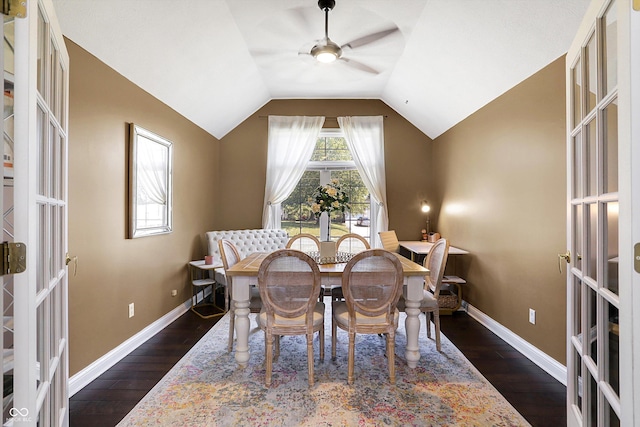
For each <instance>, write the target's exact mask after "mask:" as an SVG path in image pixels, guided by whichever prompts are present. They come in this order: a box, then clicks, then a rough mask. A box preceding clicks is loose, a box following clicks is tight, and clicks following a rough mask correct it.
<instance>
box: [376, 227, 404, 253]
mask: <svg viewBox="0 0 640 427" xmlns="http://www.w3.org/2000/svg"><path fill="white" fill-rule="evenodd" d="M378 236H380V242H381V243H382V247H383V248H384V249H385V250H387V251H389V252H400V242H398V236H397V235H396V231H395V230H389V231H379V232H378Z"/></svg>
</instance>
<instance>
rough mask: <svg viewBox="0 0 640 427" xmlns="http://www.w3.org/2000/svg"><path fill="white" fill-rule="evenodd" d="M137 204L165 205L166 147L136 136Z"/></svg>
mask: <svg viewBox="0 0 640 427" xmlns="http://www.w3.org/2000/svg"><path fill="white" fill-rule="evenodd" d="M138 156H139V157H138V162H137V165H138V166H137V169H136V171H137V179H138V181H139V185H138V188H139V192H138V201H137V202H138V203H139V204H157V205H166V204H167V167H168V166H167V164H168V158H167V147H165V146H164V145H161V144H158V143H156V142H154V141H151V140H149V139H147V138H145V137H144V136H142V135H139V136H138Z"/></svg>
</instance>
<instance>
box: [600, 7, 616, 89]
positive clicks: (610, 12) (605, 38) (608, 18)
mask: <svg viewBox="0 0 640 427" xmlns="http://www.w3.org/2000/svg"><path fill="white" fill-rule="evenodd" d="M616 9H617V6H616V2H615V0H614V1H612V2H611V4H610V5H609V8H608V9H607V12H606V13H605V14H604V18H603V20H602V21H603V25H604V30H603V32H602V50H603V52H604V54H603V56H604V63H603V64H602V68H603V72H604V82H603V84H604V90H603V93H604V94H608V93H609V92H610V91H611V89H613V88H614V87H615V86H616V85H617V84H618V13H617V11H616Z"/></svg>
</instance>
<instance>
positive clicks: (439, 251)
mask: <svg viewBox="0 0 640 427" xmlns="http://www.w3.org/2000/svg"><path fill="white" fill-rule="evenodd" d="M448 256H449V241H448V240H447V239H439V240H438V241H437V242H435V243H434V245H433V246H432V247H431V249H430V250H429V253H428V254H427V256H426V258H425V259H424V263H423V265H424V266H425V268H428V269H429V275H428V276H426V277H425V278H424V290H423V291H422V293H423V297H422V302H421V303H420V311H422V312H423V313H424V314H425V318H426V319H425V322H426V323H425V326H426V329H427V338H431V316H433V324H434V328H435V332H436V348H437V349H438V351H440V350H441V347H440V306H439V305H438V297H439V296H440V288H441V287H442V278H443V276H444V268H445V266H446V265H447V258H448ZM398 310H400V311H405V301H404V298H403V297H400V301H398Z"/></svg>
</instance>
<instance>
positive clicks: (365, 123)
mask: <svg viewBox="0 0 640 427" xmlns="http://www.w3.org/2000/svg"><path fill="white" fill-rule="evenodd" d="M383 121H384V118H383V117H382V116H372V117H367V116H363V117H338V124H339V125H340V129H342V132H343V133H344V137H345V140H346V141H347V146H348V147H349V150H350V151H351V155H352V156H353V160H354V162H355V164H356V168H357V169H358V172H359V173H360V176H361V177H362V181H363V182H364V185H365V186H366V187H367V190H369V193H370V194H371V197H372V198H373V200H374V201H375V203H376V207H377V209H375V210H376V212H371V216H372V218H373V217H374V215H375V223H372V224H371V225H372V226H373V228H372V230H371V246H372V247H381V243H380V238H379V237H378V232H379V231H386V230H387V229H388V228H389V213H388V210H387V182H386V178H385V169H384V128H383ZM374 242H375V243H374Z"/></svg>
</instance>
